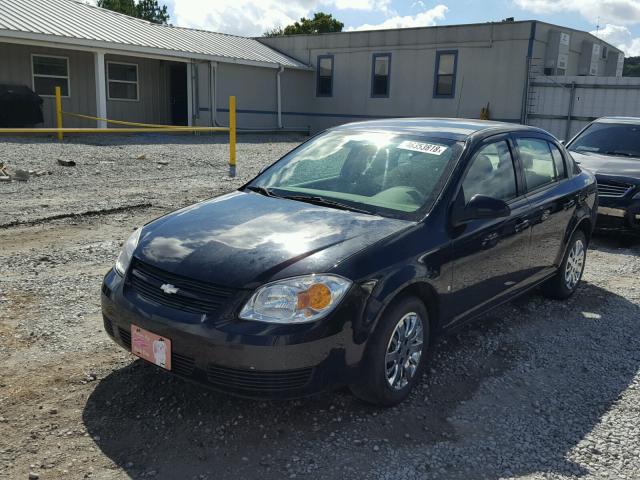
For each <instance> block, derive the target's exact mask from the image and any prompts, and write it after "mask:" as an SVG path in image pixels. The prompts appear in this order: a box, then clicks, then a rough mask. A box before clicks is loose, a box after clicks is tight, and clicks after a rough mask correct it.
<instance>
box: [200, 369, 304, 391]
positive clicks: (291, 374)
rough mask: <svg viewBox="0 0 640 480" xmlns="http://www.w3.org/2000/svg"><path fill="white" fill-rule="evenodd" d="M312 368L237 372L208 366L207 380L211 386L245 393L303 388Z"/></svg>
mask: <svg viewBox="0 0 640 480" xmlns="http://www.w3.org/2000/svg"><path fill="white" fill-rule="evenodd" d="M312 373H313V369H312V368H301V369H297V370H288V371H256V370H237V369H234V368H224V367H218V366H213V365H212V366H210V367H209V369H208V371H207V378H208V380H209V382H211V383H212V384H213V385H215V386H217V387H221V388H232V389H238V390H245V391H256V392H259V391H263V392H268V391H278V390H291V389H295V388H301V387H304V386H305V385H306V384H307V383H309V380H310V379H311V374H312Z"/></svg>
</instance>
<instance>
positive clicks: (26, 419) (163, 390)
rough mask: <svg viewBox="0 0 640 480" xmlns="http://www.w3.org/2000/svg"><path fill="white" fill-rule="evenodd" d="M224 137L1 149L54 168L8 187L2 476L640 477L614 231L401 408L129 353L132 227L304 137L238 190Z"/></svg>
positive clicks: (263, 150)
mask: <svg viewBox="0 0 640 480" xmlns="http://www.w3.org/2000/svg"><path fill="white" fill-rule="evenodd" d="M225 141H226V139H225V138H224V137H214V138H212V137H207V136H201V137H189V136H184V137H179V136H176V137H154V136H148V137H136V138H133V137H131V138H122V137H119V138H115V137H108V138H106V137H101V138H83V139H72V140H70V141H68V142H66V143H64V144H61V145H59V144H56V143H54V142H52V141H51V140H38V141H36V140H14V141H9V140H6V139H2V140H0V162H2V161H3V162H5V164H6V165H9V167H10V169H15V168H21V169H25V170H35V171H47V172H49V171H50V172H52V173H51V174H50V175H44V176H40V177H31V178H30V179H29V181H27V182H20V183H19V182H11V183H0V199H1V200H2V202H1V205H2V208H1V211H0V247H1V248H0V365H1V367H2V369H1V370H0V372H1V373H0V478H7V479H20V478H24V479H27V478H29V474H30V473H31V474H32V475H33V477H32V478H37V477H38V476H39V478H41V479H61V478H74V479H75V478H91V479H121V478H163V479H165V478H167V479H173V478H176V479H183V478H184V479H191V478H193V479H224V478H234V479H237V478H261V479H276V478H314V479H315V478H327V479H343V478H372V479H413V478H421V479H422V478H428V479H431V478H434V479H436V478H442V479H475V478H486V479H498V478H524V479H547V478H554V479H566V478H594V479H595V478H597V479H601V478H611V479H619V478H626V479H638V478H640V287H639V284H638V281H637V279H638V277H639V275H640V256H639V254H640V244H639V243H633V242H629V241H624V242H621V241H620V240H619V239H615V238H606V237H597V238H596V239H595V241H594V242H593V244H592V248H591V250H590V251H589V257H588V262H587V268H586V271H585V282H584V283H583V284H582V286H581V288H580V289H579V291H578V292H577V293H576V295H575V296H574V297H572V298H571V299H570V300H569V301H567V302H555V301H549V300H545V299H543V298H542V297H541V296H539V295H538V294H537V293H533V294H531V295H528V296H526V297H524V298H521V299H519V300H517V301H516V302H513V303H510V304H508V305H506V306H504V307H501V308H500V309H498V310H496V311H493V312H492V313H491V314H489V315H487V316H486V317H485V318H484V319H483V321H482V322H479V323H476V324H475V325H474V326H472V327H470V328H468V329H465V330H463V331H462V332H461V333H459V334H457V335H454V336H450V337H447V338H443V339H441V340H440V341H439V342H438V343H437V345H436V348H435V349H434V351H433V352H432V354H431V356H430V358H429V361H430V369H429V371H428V372H427V374H426V375H425V377H424V379H423V381H422V383H421V384H420V385H419V388H417V389H416V391H415V392H414V394H413V395H412V396H411V398H410V399H409V401H407V402H406V403H404V404H402V405H400V406H398V407H396V408H392V409H388V410H381V409H376V408H372V407H369V406H366V405H363V404H362V403H360V402H358V401H357V400H355V399H354V398H352V397H351V396H350V395H349V394H348V393H347V392H342V391H340V392H335V393H328V394H324V395H320V396H317V397H313V398H310V399H305V400H297V401H290V402H257V401H247V400H240V399H236V398H231V397H227V396H224V395H221V394H217V393H212V392H210V391H207V390H205V389H203V388H202V387H200V386H198V385H192V384H189V383H186V382H183V381H181V380H179V379H176V378H173V377H171V376H169V375H166V374H164V372H160V371H158V370H157V369H156V368H154V367H151V366H148V365H146V364H143V363H142V362H141V361H136V360H134V359H133V358H132V357H131V356H130V355H128V354H127V353H126V352H124V351H123V350H121V349H120V348H119V347H117V346H116V345H115V344H113V343H112V342H111V340H109V339H108V338H107V335H106V334H105V333H103V332H102V320H101V316H100V308H99V301H100V297H99V294H100V281H101V277H102V275H103V274H104V272H105V271H106V270H107V269H108V268H109V267H110V265H111V264H112V262H113V260H114V259H115V257H116V255H117V252H118V250H119V245H120V243H121V242H122V241H123V240H124V239H125V238H126V237H127V235H128V234H129V232H130V231H131V230H132V229H133V228H134V227H136V226H139V225H141V224H142V223H144V222H146V221H148V220H150V219H152V218H155V217H157V216H159V215H161V214H163V213H164V212H166V211H169V210H172V209H175V208H178V207H181V206H183V205H186V204H189V203H192V202H194V201H197V200H201V199H203V198H207V197H210V196H215V195H218V194H220V193H223V192H226V191H229V190H231V189H233V188H235V187H236V186H238V185H239V184H241V183H242V182H243V181H244V180H247V179H248V178H250V177H252V176H253V175H254V174H255V173H256V172H257V171H258V170H259V168H260V167H261V166H262V165H264V164H266V163H270V162H272V161H274V160H276V159H277V158H278V157H279V156H280V155H281V154H282V153H284V152H286V151H287V150H289V149H291V148H292V147H293V146H295V145H296V144H297V143H298V142H300V141H301V137H266V136H261V137H260V136H255V137H249V136H241V137H240V142H241V143H240V145H239V177H238V178H237V179H235V180H230V179H228V178H227V177H226V172H227V166H226V161H227V146H226V143H225ZM143 156H144V158H142V157H143ZM58 159H73V160H75V161H76V162H77V166H76V167H62V166H58V164H57V160H58ZM158 162H160V163H158ZM167 162H168V163H167Z"/></svg>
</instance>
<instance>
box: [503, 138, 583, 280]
mask: <svg viewBox="0 0 640 480" xmlns="http://www.w3.org/2000/svg"><path fill="white" fill-rule="evenodd" d="M515 144H516V152H517V155H518V156H519V159H520V163H521V164H522V171H523V177H524V184H525V190H526V196H527V198H528V200H529V202H530V204H531V215H530V216H529V218H530V221H531V226H532V232H531V250H530V251H531V268H532V273H534V274H535V273H537V272H539V273H541V274H542V273H545V272H547V271H551V269H552V268H553V267H554V266H557V265H559V263H560V262H561V261H562V255H563V253H564V252H563V246H564V240H565V234H566V231H567V227H568V225H569V223H570V221H571V217H572V215H573V214H574V212H575V209H576V207H577V203H578V195H579V192H577V191H576V189H575V188H573V187H572V186H571V184H570V182H568V181H567V178H568V171H567V162H566V159H565V158H564V156H563V154H562V151H561V150H560V148H558V147H557V146H556V145H555V144H554V143H553V142H552V141H550V140H549V139H548V138H545V137H532V136H516V138H515Z"/></svg>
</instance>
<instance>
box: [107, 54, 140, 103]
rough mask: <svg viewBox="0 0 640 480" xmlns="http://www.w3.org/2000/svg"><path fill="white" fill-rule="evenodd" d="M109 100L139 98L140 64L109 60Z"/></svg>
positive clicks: (134, 99)
mask: <svg viewBox="0 0 640 480" xmlns="http://www.w3.org/2000/svg"><path fill="white" fill-rule="evenodd" d="M107 70H108V72H107V80H108V84H109V87H108V89H107V91H108V98H109V100H129V101H132V102H135V101H137V100H138V65H136V64H135V63H119V62H107Z"/></svg>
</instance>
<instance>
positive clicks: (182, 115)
mask: <svg viewBox="0 0 640 480" xmlns="http://www.w3.org/2000/svg"><path fill="white" fill-rule="evenodd" d="M170 68H171V70H170V77H169V83H170V85H169V98H170V101H171V124H172V125H188V116H189V114H188V109H187V102H188V101H189V99H188V95H187V64H186V63H180V64H176V65H171V67H170Z"/></svg>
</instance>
